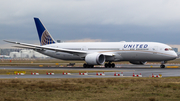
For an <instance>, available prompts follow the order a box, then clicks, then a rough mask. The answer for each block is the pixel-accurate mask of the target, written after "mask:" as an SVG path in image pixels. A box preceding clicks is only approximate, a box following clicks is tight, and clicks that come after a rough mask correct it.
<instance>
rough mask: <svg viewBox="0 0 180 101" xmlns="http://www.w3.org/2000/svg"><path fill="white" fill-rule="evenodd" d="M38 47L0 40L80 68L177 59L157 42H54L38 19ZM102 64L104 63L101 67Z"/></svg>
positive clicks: (162, 66)
mask: <svg viewBox="0 0 180 101" xmlns="http://www.w3.org/2000/svg"><path fill="white" fill-rule="evenodd" d="M34 21H35V25H36V29H37V33H38V36H39V40H40V45H34V44H28V43H21V42H14V41H8V40H4V41H5V42H8V43H13V44H17V45H18V46H14V47H18V48H26V49H33V50H35V51H37V52H39V53H42V54H44V55H47V56H50V57H53V58H57V59H61V60H71V61H72V60H83V61H85V62H86V63H84V64H83V67H84V68H93V67H94V65H103V64H104V66H105V67H106V68H108V67H109V68H111V67H112V68H114V67H115V64H114V63H112V62H117V61H129V62H130V63H132V64H139V65H144V64H146V62H149V61H154V62H155V61H156V62H157V61H158V62H161V65H160V68H165V65H164V64H165V63H166V62H167V61H169V60H173V59H176V58H177V54H176V52H175V51H174V50H173V49H172V48H171V47H170V46H168V45H166V44H163V43H158V42H125V41H121V42H61V43H58V42H56V41H55V40H54V39H53V37H52V36H51V34H50V33H49V32H48V30H47V29H46V28H45V26H44V25H43V24H42V22H41V21H40V19H39V18H36V17H35V18H34ZM105 62H106V63H105Z"/></svg>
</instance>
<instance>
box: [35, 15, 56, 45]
mask: <svg viewBox="0 0 180 101" xmlns="http://www.w3.org/2000/svg"><path fill="white" fill-rule="evenodd" d="M34 21H35V24H36V28H37V32H38V35H39V40H40V43H41V45H47V44H53V43H56V41H55V40H54V39H53V38H52V36H51V35H50V34H49V32H48V31H47V29H46V28H45V26H44V25H43V24H42V23H41V21H40V20H39V18H34Z"/></svg>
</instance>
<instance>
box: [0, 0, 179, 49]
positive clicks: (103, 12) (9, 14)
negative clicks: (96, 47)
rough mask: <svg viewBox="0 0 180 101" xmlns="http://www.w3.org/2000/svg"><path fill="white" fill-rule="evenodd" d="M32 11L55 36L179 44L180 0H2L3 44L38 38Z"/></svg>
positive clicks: (0, 31)
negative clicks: (6, 41) (5, 40)
mask: <svg viewBox="0 0 180 101" xmlns="http://www.w3.org/2000/svg"><path fill="white" fill-rule="evenodd" d="M33 17H39V18H40V19H41V21H42V22H43V24H44V25H45V26H46V28H47V29H48V31H49V32H50V33H51V35H52V36H53V37H54V39H55V40H58V39H60V40H62V41H86V40H87V41H105V42H107V41H111V42H118V41H155V42H162V43H166V44H174V45H175V44H176V45H178V44H180V0H0V43H1V44H0V47H2V48H3V47H9V46H10V45H11V44H7V43H5V42H3V39H7V40H13V41H20V42H26V43H33V44H39V39H38V35H37V31H36V28H35V24H34V21H33Z"/></svg>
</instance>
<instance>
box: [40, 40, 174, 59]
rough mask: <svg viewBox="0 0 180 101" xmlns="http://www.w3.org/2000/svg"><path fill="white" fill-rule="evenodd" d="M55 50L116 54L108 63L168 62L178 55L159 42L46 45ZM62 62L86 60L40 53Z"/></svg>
mask: <svg viewBox="0 0 180 101" xmlns="http://www.w3.org/2000/svg"><path fill="white" fill-rule="evenodd" d="M44 46H48V47H54V48H63V49H69V50H79V51H86V52H87V53H88V54H89V53H95V52H97V53H103V54H114V56H109V57H108V56H106V61H168V60H173V59H175V58H177V54H176V53H175V52H174V51H173V50H172V48H171V47H170V46H168V45H166V44H162V43H157V42H73V43H72V42H66V43H55V44H49V45H44ZM38 52H40V53H42V54H45V55H48V56H51V57H54V58H58V59H62V60H84V58H82V57H81V56H77V55H74V54H69V53H65V52H55V51H51V50H42V51H38Z"/></svg>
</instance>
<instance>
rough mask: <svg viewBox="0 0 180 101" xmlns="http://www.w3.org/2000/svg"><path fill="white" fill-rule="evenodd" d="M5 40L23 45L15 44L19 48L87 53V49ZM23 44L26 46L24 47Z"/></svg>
mask: <svg viewBox="0 0 180 101" xmlns="http://www.w3.org/2000/svg"><path fill="white" fill-rule="evenodd" d="M4 41H5V42H8V43H13V44H18V45H22V46H15V47H19V48H26V49H34V50H44V49H45V50H53V51H57V52H66V53H71V54H87V52H86V51H78V50H69V49H63V48H55V47H49V46H39V45H33V44H27V43H20V42H13V41H7V40H4ZM23 46H26V47H23Z"/></svg>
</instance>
